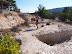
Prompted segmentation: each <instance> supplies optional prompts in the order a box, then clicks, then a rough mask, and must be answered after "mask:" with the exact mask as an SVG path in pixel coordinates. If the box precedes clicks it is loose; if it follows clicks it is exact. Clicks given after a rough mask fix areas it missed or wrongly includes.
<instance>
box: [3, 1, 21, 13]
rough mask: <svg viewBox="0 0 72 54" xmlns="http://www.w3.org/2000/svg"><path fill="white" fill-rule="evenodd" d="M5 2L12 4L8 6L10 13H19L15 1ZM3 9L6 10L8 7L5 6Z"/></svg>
mask: <svg viewBox="0 0 72 54" xmlns="http://www.w3.org/2000/svg"><path fill="white" fill-rule="evenodd" d="M7 1H9V2H11V3H12V4H10V9H11V10H12V11H15V12H20V9H19V8H18V7H17V5H16V1H15V0H7ZM3 8H8V6H7V5H5V6H4V7H3Z"/></svg>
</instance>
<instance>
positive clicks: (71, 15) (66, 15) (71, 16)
mask: <svg viewBox="0 0 72 54" xmlns="http://www.w3.org/2000/svg"><path fill="white" fill-rule="evenodd" d="M58 16H59V19H60V20H62V21H65V20H66V19H68V20H70V21H72V8H69V7H66V8H64V10H63V12H61V13H59V14H58Z"/></svg>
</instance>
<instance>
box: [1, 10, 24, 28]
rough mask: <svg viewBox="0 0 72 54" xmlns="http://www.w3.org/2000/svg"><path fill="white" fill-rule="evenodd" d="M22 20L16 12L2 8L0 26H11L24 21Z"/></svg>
mask: <svg viewBox="0 0 72 54" xmlns="http://www.w3.org/2000/svg"><path fill="white" fill-rule="evenodd" d="M24 21H25V20H23V19H22V18H21V17H20V16H19V14H18V13H16V12H13V11H7V10H3V12H2V14H0V28H11V27H12V26H16V25H17V24H21V23H24Z"/></svg>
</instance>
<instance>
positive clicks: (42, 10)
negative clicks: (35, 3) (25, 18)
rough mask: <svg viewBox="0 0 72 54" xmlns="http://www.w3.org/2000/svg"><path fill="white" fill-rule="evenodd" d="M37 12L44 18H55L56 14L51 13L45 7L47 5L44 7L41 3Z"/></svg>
mask: <svg viewBox="0 0 72 54" xmlns="http://www.w3.org/2000/svg"><path fill="white" fill-rule="evenodd" d="M35 13H37V14H38V15H39V16H40V17H42V18H46V19H54V18H55V16H54V15H52V14H49V13H48V12H47V10H46V9H45V7H43V6H42V5H41V4H40V5H39V7H38V11H36V12H35Z"/></svg>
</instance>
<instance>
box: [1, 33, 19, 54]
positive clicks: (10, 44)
mask: <svg viewBox="0 0 72 54" xmlns="http://www.w3.org/2000/svg"><path fill="white" fill-rule="evenodd" d="M19 50H20V46H19V43H18V42H17V41H16V40H15V39H14V38H13V37H11V35H10V34H9V33H6V34H5V35H2V34H1V35H0V54H19Z"/></svg>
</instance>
